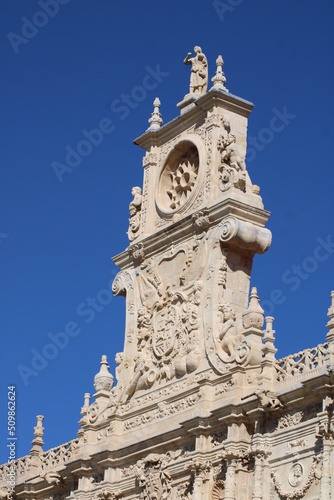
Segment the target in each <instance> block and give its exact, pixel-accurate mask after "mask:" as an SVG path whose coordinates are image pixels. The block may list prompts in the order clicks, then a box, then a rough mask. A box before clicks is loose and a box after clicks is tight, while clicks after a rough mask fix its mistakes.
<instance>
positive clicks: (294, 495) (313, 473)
mask: <svg viewBox="0 0 334 500" xmlns="http://www.w3.org/2000/svg"><path fill="white" fill-rule="evenodd" d="M321 459H322V455H318V456H315V457H313V463H312V465H311V468H310V472H309V474H308V476H307V480H306V483H305V485H304V486H303V488H299V489H298V490H295V491H290V492H288V491H285V490H284V489H283V485H282V483H281V481H280V479H279V477H278V474H277V473H276V472H275V471H272V472H271V476H272V478H273V481H274V485H275V488H276V490H277V492H278V494H279V495H280V496H281V497H282V498H287V499H298V498H302V497H303V496H304V495H305V493H306V492H307V490H308V489H309V488H310V487H311V485H312V483H313V481H314V480H316V481H317V480H319V479H320V477H321V472H320V471H317V468H318V467H319V465H320V464H321Z"/></svg>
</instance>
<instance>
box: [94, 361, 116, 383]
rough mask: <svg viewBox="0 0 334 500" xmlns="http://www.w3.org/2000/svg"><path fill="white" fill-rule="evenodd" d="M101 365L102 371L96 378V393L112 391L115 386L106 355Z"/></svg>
mask: <svg viewBox="0 0 334 500" xmlns="http://www.w3.org/2000/svg"><path fill="white" fill-rule="evenodd" d="M100 365H101V368H100V371H99V373H97V374H96V375H95V377H94V387H95V390H96V392H99V391H111V389H112V387H113V385H114V377H113V376H112V375H111V373H109V365H108V362H107V356H106V355H103V356H102V359H101V363H100Z"/></svg>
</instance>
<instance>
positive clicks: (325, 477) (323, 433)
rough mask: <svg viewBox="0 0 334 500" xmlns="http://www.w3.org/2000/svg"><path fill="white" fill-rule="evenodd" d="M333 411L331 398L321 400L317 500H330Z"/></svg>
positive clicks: (318, 435)
mask: <svg viewBox="0 0 334 500" xmlns="http://www.w3.org/2000/svg"><path fill="white" fill-rule="evenodd" d="M332 409H333V400H332V398H329V397H325V398H324V400H323V410H324V411H323V412H321V414H320V415H319V416H320V424H319V427H318V431H317V437H318V438H319V439H321V440H322V467H321V470H322V474H321V481H320V497H319V500H325V499H326V500H330V499H331V498H332V495H331V476H332V450H333V435H334V432H333V426H332V423H331V416H332Z"/></svg>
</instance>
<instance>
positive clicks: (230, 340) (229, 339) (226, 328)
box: [218, 306, 238, 358]
mask: <svg viewBox="0 0 334 500" xmlns="http://www.w3.org/2000/svg"><path fill="white" fill-rule="evenodd" d="M222 312H223V318H224V324H223V327H222V329H221V331H220V333H219V335H218V338H219V340H220V345H221V347H222V349H223V350H224V351H225V352H226V353H227V354H228V355H229V356H230V357H231V358H234V357H235V346H236V341H237V339H238V330H237V327H236V324H235V314H234V311H233V309H231V308H230V307H225V306H224V307H223V308H222Z"/></svg>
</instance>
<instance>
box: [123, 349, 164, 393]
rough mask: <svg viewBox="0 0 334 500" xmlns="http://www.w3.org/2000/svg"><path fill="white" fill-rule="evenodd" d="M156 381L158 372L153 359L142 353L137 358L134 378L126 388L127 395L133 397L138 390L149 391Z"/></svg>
mask: <svg viewBox="0 0 334 500" xmlns="http://www.w3.org/2000/svg"><path fill="white" fill-rule="evenodd" d="M155 380H156V372H155V370H154V368H153V367H152V361H151V359H149V358H147V357H146V356H145V355H144V354H142V353H140V354H138V356H137V359H136V364H135V369H134V377H133V379H132V380H131V382H130V384H129V385H128V387H127V388H126V391H125V392H126V394H128V395H129V396H132V395H133V394H134V393H135V391H136V390H140V389H148V388H149V387H151V386H152V385H153V384H154V382H155Z"/></svg>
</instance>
